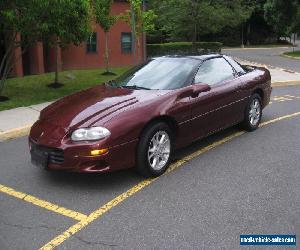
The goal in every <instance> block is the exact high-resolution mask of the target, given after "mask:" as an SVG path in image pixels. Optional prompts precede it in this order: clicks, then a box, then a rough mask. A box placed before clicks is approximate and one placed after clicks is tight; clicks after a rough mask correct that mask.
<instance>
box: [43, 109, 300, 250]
mask: <svg viewBox="0 0 300 250" xmlns="http://www.w3.org/2000/svg"><path fill="white" fill-rule="evenodd" d="M299 115H300V112H297V113H293V114H289V115H285V116H281V117H278V118H275V119H273V120H270V121H266V122H264V123H262V124H261V125H260V127H263V126H266V125H269V124H271V123H275V122H278V121H281V120H284V119H288V118H292V117H295V116H299ZM243 134H245V131H240V132H236V133H234V134H232V135H229V136H227V137H225V138H223V139H221V140H219V141H216V142H214V143H212V144H210V145H208V146H206V147H204V148H202V149H200V150H198V151H196V152H194V153H192V154H190V155H188V156H186V157H184V158H183V159H182V160H179V161H177V162H175V163H173V164H171V166H170V167H169V169H168V171H167V172H166V173H170V172H171V171H174V170H175V169H177V168H179V167H180V166H182V165H183V164H184V163H186V162H188V161H190V160H192V159H194V158H195V157H197V156H199V155H201V154H203V153H205V152H207V151H209V150H211V149H213V148H215V147H217V146H220V145H222V144H224V143H225V142H228V141H230V140H232V139H234V138H236V137H238V136H241V135H243ZM158 178H159V177H157V178H154V179H146V180H144V181H142V182H140V183H138V184H137V185H135V186H133V187H132V188H130V189H129V190H127V191H126V192H124V193H122V194H121V195H119V196H118V197H116V198H114V199H113V200H111V201H110V202H108V203H106V204H105V205H104V206H102V207H100V208H98V209H97V210H95V211H94V212H92V213H91V214H90V215H89V216H88V217H87V218H85V219H83V220H81V221H79V222H78V223H76V224H75V225H73V226H71V227H70V228H68V229H67V230H66V231H65V232H63V233H62V234H60V235H58V236H57V237H55V238H54V239H52V240H51V241H50V242H48V243H47V244H45V245H44V246H42V247H41V248H40V250H50V249H53V248H55V247H57V246H59V245H60V244H61V243H63V242H64V241H65V240H67V239H68V238H70V237H71V236H72V235H74V234H76V233H77V232H78V231H80V230H81V229H83V228H84V227H86V226H87V225H88V224H90V223H91V222H93V221H94V220H96V219H98V218H99V217H101V216H102V215H103V214H105V213H106V212H108V211H109V210H111V209H112V208H113V207H115V206H117V205H118V204H119V203H121V202H122V201H124V200H126V199H127V198H129V197H130V196H132V195H134V194H135V193H137V192H138V191H140V190H141V189H143V188H145V187H146V186H148V185H150V184H151V183H152V182H154V181H155V180H157V179H158Z"/></svg>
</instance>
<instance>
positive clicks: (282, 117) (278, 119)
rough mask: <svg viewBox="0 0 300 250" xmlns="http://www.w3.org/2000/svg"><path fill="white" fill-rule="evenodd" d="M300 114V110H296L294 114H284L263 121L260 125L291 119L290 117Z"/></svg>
mask: <svg viewBox="0 0 300 250" xmlns="http://www.w3.org/2000/svg"><path fill="white" fill-rule="evenodd" d="M299 115H300V112H296V113H293V114H290V115H284V116H281V117H278V118H276V119H273V120H270V121H266V122H263V123H261V124H260V127H263V126H266V125H269V124H271V123H274V122H279V121H281V120H285V119H289V118H292V117H295V116H299Z"/></svg>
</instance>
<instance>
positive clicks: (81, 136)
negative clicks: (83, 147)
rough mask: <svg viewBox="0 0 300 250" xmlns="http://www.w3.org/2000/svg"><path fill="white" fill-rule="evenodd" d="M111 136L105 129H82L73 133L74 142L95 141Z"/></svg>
mask: <svg viewBox="0 0 300 250" xmlns="http://www.w3.org/2000/svg"><path fill="white" fill-rule="evenodd" d="M108 136H110V131H109V130H108V129H107V128H103V127H93V128H80V129H77V130H75V131H74V132H73V133H72V136H71V139H72V140H73V141H95V140H101V139H104V138H106V137H108Z"/></svg>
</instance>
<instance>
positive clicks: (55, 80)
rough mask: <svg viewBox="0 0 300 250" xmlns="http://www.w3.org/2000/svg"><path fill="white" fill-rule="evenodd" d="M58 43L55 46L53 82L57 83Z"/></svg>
mask: <svg viewBox="0 0 300 250" xmlns="http://www.w3.org/2000/svg"><path fill="white" fill-rule="evenodd" d="M58 49H59V47H58V45H56V47H55V78H54V84H58V66H59V65H58Z"/></svg>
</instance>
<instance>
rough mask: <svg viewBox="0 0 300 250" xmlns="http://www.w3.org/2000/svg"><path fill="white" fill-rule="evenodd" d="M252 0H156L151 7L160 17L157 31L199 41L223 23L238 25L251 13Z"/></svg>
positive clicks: (156, 27) (231, 25)
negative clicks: (202, 36)
mask: <svg viewBox="0 0 300 250" xmlns="http://www.w3.org/2000/svg"><path fill="white" fill-rule="evenodd" d="M245 2H247V4H245ZM249 2H250V1H245V0H244V1H242V0H223V1H222V0H161V1H158V0H153V1H151V3H150V8H151V9H152V10H154V12H155V14H157V15H158V18H157V20H156V22H155V32H156V33H158V34H159V33H160V34H164V35H165V37H166V39H167V40H173V41H176V40H188V41H197V40H199V38H200V36H201V35H206V34H213V33H217V32H219V31H220V30H222V29H223V28H224V27H237V26H238V25H240V24H241V23H242V22H244V21H245V20H246V19H247V18H248V17H249V15H250V14H251V9H252V7H251V5H250V4H249ZM157 31H159V32H157Z"/></svg>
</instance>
